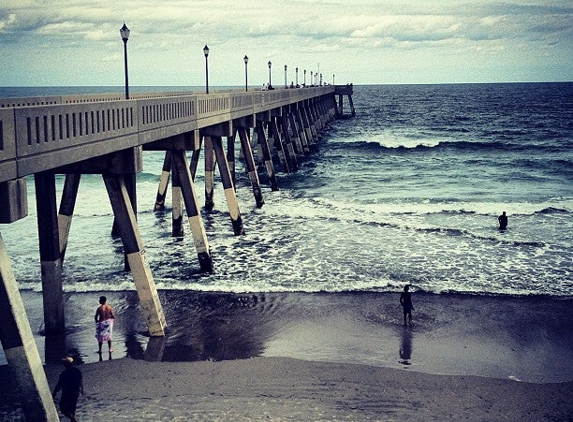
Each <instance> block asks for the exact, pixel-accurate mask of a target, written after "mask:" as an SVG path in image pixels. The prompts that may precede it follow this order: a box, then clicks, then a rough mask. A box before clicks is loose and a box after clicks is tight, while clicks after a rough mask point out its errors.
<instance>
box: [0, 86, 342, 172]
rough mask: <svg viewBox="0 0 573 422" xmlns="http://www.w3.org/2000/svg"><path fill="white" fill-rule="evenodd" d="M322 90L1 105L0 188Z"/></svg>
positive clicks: (327, 90)
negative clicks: (3, 184)
mask: <svg viewBox="0 0 573 422" xmlns="http://www.w3.org/2000/svg"><path fill="white" fill-rule="evenodd" d="M334 91H335V87H333V86H322V87H311V88H298V89H280V90H272V91H251V92H238V91H230V92H213V93H210V94H185V93H181V92H179V93H158V94H140V95H133V96H132V99H130V100H123V99H122V98H121V97H122V96H121V95H119V94H101V95H96V94H94V95H68V96H55V97H36V98H5V99H0V182H5V181H8V180H14V179H17V178H21V177H24V176H27V175H29V174H34V173H36V172H40V171H44V170H50V169H53V168H57V167H60V166H63V165H66V164H71V163H74V162H78V161H82V160H85V159H88V158H92V157H96V156H101V155H104V154H108V153H111V152H115V151H120V150H123V149H126V148H130V147H135V146H139V145H144V144H146V143H150V142H154V141H156V140H160V139H165V138H168V137H170V136H175V135H178V134H182V133H186V132H189V131H193V130H197V129H202V128H205V127H209V126H213V125H217V124H220V123H224V122H228V121H232V120H234V119H238V118H242V117H246V116H250V115H255V114H257V113H262V112H266V111H270V110H273V109H276V108H279V107H284V106H288V105H290V104H296V103H299V102H301V101H305V100H310V99H313V98H317V97H322V96H324V95H333V93H334Z"/></svg>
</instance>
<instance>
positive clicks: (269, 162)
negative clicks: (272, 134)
mask: <svg viewBox="0 0 573 422" xmlns="http://www.w3.org/2000/svg"><path fill="white" fill-rule="evenodd" d="M256 132H257V140H258V143H259V145H260V146H261V152H262V154H263V158H264V161H265V168H266V170H267V175H268V176H269V182H270V185H271V190H272V191H277V190H279V185H278V183H277V178H276V175H275V168H274V164H273V159H272V156H271V151H270V147H269V142H268V140H267V136H266V134H265V129H264V128H263V122H261V121H260V120H257V126H256Z"/></svg>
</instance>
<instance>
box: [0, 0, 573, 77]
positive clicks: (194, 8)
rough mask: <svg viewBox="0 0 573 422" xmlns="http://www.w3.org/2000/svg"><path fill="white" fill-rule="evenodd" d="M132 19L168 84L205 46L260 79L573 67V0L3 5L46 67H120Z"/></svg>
mask: <svg viewBox="0 0 573 422" xmlns="http://www.w3.org/2000/svg"><path fill="white" fill-rule="evenodd" d="M124 21H125V22H126V23H127V25H128V27H129V28H130V29H131V36H130V42H129V43H130V54H131V56H130V58H132V60H131V63H133V65H134V66H136V65H138V60H142V62H143V61H145V62H146V64H145V66H146V67H147V68H149V70H148V71H147V73H146V78H150V79H152V78H153V77H154V76H153V72H155V74H156V75H157V76H155V77H156V78H160V77H163V76H164V75H165V71H161V72H159V71H158V70H157V69H158V68H159V67H160V66H163V67H164V68H172V69H173V72H175V68H176V67H178V66H179V63H183V65H184V66H188V67H191V66H194V64H195V63H196V62H197V61H200V60H201V59H202V52H201V49H202V47H203V45H204V44H205V43H207V44H209V46H210V47H212V51H213V57H212V60H213V64H214V65H215V66H218V67H224V66H225V65H224V64H223V63H224V61H225V60H226V61H227V62H228V61H229V59H230V58H232V57H234V55H237V54H239V53H237V52H240V56H241V57H242V55H243V54H248V55H249V57H252V63H253V72H254V73H253V75H254V76H255V75H256V71H257V70H255V69H256V68H257V66H260V64H258V63H259V62H260V63H263V64H264V63H266V61H268V60H269V59H272V60H279V61H281V62H283V61H284V62H296V63H301V65H302V63H304V62H310V63H316V62H317V61H320V62H322V63H325V66H326V65H327V64H328V65H329V66H332V67H334V66H340V67H341V68H344V69H347V71H348V72H349V73H351V72H352V73H355V69H353V68H352V67H353V66H354V65H353V63H352V62H350V61H349V60H348V58H349V57H354V58H356V59H358V58H359V57H368V62H367V63H364V66H369V67H372V69H379V68H380V67H381V66H392V65H394V64H395V63H396V62H400V63H402V62H404V63H405V62H406V61H408V60H420V57H423V58H424V60H429V61H432V63H430V64H428V65H429V66H430V65H431V66H434V68H435V69H436V70H434V71H433V73H434V74H439V73H440V72H442V73H444V74H445V69H444V68H445V67H446V63H445V62H444V59H443V58H444V57H454V56H455V57H456V62H455V63H454V62H452V66H460V63H463V61H464V60H468V61H470V62H472V61H475V60H478V59H479V57H481V56H480V55H484V57H486V59H487V57H492V58H495V60H496V63H500V64H501V63H507V66H515V63H517V62H519V60H518V59H517V58H516V54H518V53H519V54H521V55H522V56H521V58H520V60H521V61H523V62H524V63H530V62H532V61H535V60H538V57H540V56H541V55H542V54H545V55H551V54H553V53H554V52H555V51H557V52H558V53H559V54H558V55H559V57H561V59H560V60H561V62H560V66H557V67H559V68H560V69H563V68H567V67H568V66H569V67H571V68H573V64H572V59H565V58H564V57H566V56H567V54H566V53H567V52H569V53H571V50H572V49H573V28H572V27H573V25H572V24H571V22H573V7H572V6H571V5H570V0H505V1H503V2H502V1H497V0H466V2H465V3H460V2H459V1H457V0H424V1H413V0H384V1H380V0H351V1H348V0H322V1H316V0H265V1H263V0H194V1H189V0H165V1H161V2H151V1H143V0H122V1H121V2H118V1H117V0H113V1H112V0H99V1H98V2H95V3H93V2H92V3H88V2H85V0H66V1H54V0H44V1H42V0H4V1H3V2H2V3H1V4H0V54H2V56H3V57H4V56H6V57H7V56H10V57H12V56H13V57H17V55H16V54H15V51H17V50H18V49H20V50H22V49H27V50H29V54H30V55H31V56H36V57H38V56H39V55H46V60H45V61H43V63H44V65H45V64H46V63H49V62H50V57H51V56H50V51H51V50H55V49H61V50H65V49H68V48H69V46H70V45H73V47H74V49H75V50H81V51H79V52H77V53H76V52H72V51H67V54H68V55H69V56H74V55H79V54H82V56H81V57H91V58H93V60H94V61H98V62H105V63H114V61H115V60H117V57H116V56H117V54H120V53H118V50H119V51H120V52H121V48H122V47H121V39H120V36H119V28H120V27H121V25H122V24H123V22H124ZM62 54H63V53H62ZM400 55H402V57H401V56H400ZM571 55H572V56H573V54H571ZM64 57H65V54H64ZM389 57H392V58H393V61H390V60H388V58H389ZM143 58H145V59H143ZM210 60H211V58H210ZM217 60H221V63H217ZM378 62H379V63H383V64H382V65H379V64H377V63H378ZM80 65H81V63H79V64H77V65H76V66H80ZM541 65H542V64H540V66H541ZM10 66H12V68H16V67H17V64H16V63H14V64H11V63H9V64H8V71H10V69H11V68H10ZM54 66H55V65H54ZM484 66H485V64H484ZM261 67H262V66H261ZM555 67H556V66H554V68H555ZM152 69H153V71H152ZM32 70H33V69H31V71H32ZM140 71H141V72H143V70H142V69H140ZM240 71H241V69H239V70H237V72H240ZM260 72H261V76H260V77H262V74H263V73H264V69H263V70H261V71H260ZM12 73H14V74H15V73H16V72H12ZM188 73H191V72H188ZM195 73H196V74H197V75H199V74H200V73H201V72H198V71H197V72H195ZM371 73H375V70H372V72H371ZM82 74H83V73H82ZM101 74H102V75H105V72H103V71H102V72H101ZM369 74H370V73H369ZM0 76H1V75H0ZM136 77H137V73H136V72H134V78H136ZM213 77H215V78H216V74H215V75H214V76H213ZM357 82H358V81H357Z"/></svg>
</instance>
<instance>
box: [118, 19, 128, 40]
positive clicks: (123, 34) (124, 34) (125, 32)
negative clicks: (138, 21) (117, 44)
mask: <svg viewBox="0 0 573 422" xmlns="http://www.w3.org/2000/svg"><path fill="white" fill-rule="evenodd" d="M119 33H120V34H121V39H122V40H123V42H127V40H128V39H129V28H128V27H127V25H126V24H125V22H124V23H123V26H122V27H121V29H120V30H119Z"/></svg>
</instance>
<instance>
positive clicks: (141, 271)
mask: <svg viewBox="0 0 573 422" xmlns="http://www.w3.org/2000/svg"><path fill="white" fill-rule="evenodd" d="M102 176H103V180H104V182H105V186H106V188H107V193H108V195H109V200H110V202H111V206H112V209H113V213H114V215H115V221H116V223H117V228H118V231H119V233H120V235H121V240H122V241H123V248H124V250H125V254H126V256H127V261H128V263H129V268H130V269H131V274H132V276H133V281H134V282H135V287H136V289H137V294H138V296H139V302H140V305H141V308H142V311H143V314H144V316H145V319H146V321H147V327H148V328H149V334H151V335H152V336H163V335H165V327H166V326H167V323H166V321H165V315H164V314H163V309H162V307H161V301H160V300H159V295H158V294H157V289H156V288H155V281H154V280H153V275H152V274H151V268H149V262H148V261H147V258H146V256H145V250H144V249H143V241H142V239H141V235H140V233H139V228H138V225H137V220H136V219H135V213H134V211H133V207H132V206H131V201H130V199H129V194H128V192H127V188H126V185H125V180H124V178H123V176H122V175H119V174H103V175H102Z"/></svg>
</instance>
